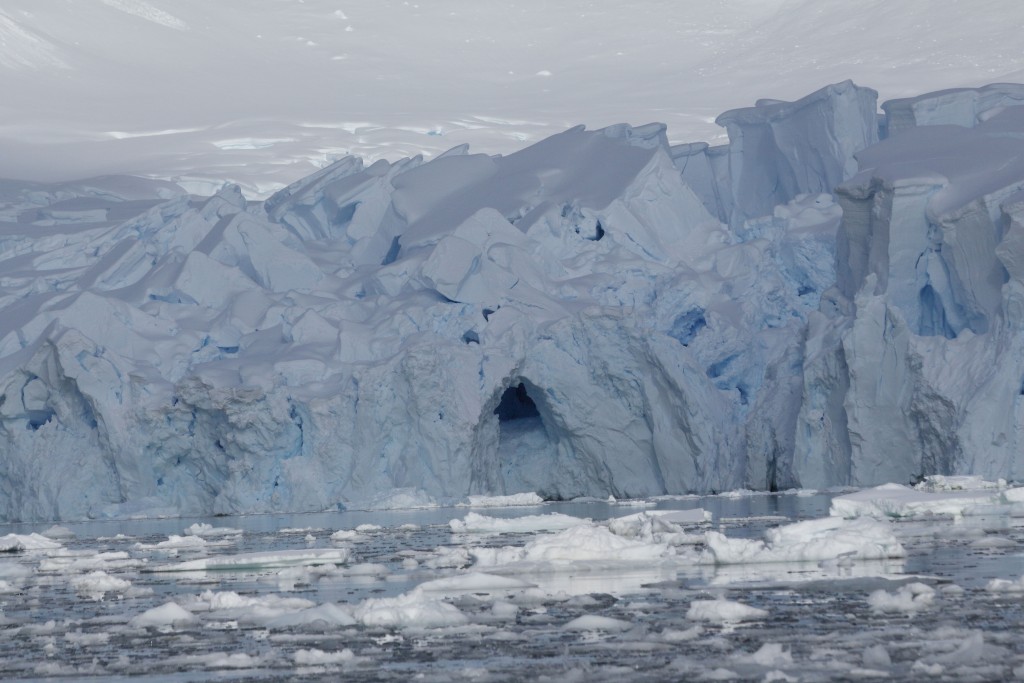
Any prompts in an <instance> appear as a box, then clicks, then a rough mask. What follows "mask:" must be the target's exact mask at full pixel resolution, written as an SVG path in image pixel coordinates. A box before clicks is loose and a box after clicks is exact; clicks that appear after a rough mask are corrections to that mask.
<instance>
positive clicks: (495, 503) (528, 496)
mask: <svg viewBox="0 0 1024 683" xmlns="http://www.w3.org/2000/svg"><path fill="white" fill-rule="evenodd" d="M467 500H468V501H469V502H468V503H461V505H468V506H469V507H475V508H494V507H523V506H530V505H543V504H544V499H543V498H541V497H540V496H539V495H537V494H536V493H532V492H531V493H513V494H511V495H507V496H467Z"/></svg>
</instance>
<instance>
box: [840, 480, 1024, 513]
mask: <svg viewBox="0 0 1024 683" xmlns="http://www.w3.org/2000/svg"><path fill="white" fill-rule="evenodd" d="M968 481H970V482H972V483H973V482H977V483H979V484H980V481H979V480H973V479H972V480H968ZM928 488H932V487H928ZM936 488H938V490H927V489H924V490H922V489H920V488H910V487H907V486H902V485H900V484H883V485H882V486H876V487H875V488H870V489H864V490H863V491H857V492H855V493H847V494H845V495H842V496H836V497H835V498H833V499H832V507H831V510H830V514H832V515H833V516H836V517H845V518H853V517H877V518H879V519H884V518H886V517H915V516H920V515H950V516H953V517H961V516H963V515H969V514H971V511H972V510H973V509H976V508H978V509H983V510H985V511H989V510H991V507H992V506H997V505H1000V504H1004V505H1005V504H1006V502H1007V501H1008V500H1015V499H1017V498H1018V497H1019V496H1020V494H1019V493H1018V491H1019V489H1009V490H1007V491H1005V492H1004V491H1001V490H999V489H998V487H987V486H980V485H979V486H978V487H977V488H963V489H961V488H958V487H950V488H943V487H941V486H937V487H936ZM1009 511H1010V510H1009V508H1006V513H1007V514H1008V513H1009Z"/></svg>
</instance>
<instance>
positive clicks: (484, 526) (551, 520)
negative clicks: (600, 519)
mask: <svg viewBox="0 0 1024 683" xmlns="http://www.w3.org/2000/svg"><path fill="white" fill-rule="evenodd" d="M590 525H591V521H590V520H589V519H581V518H579V517H572V516H570V515H563V514H559V513H557V512H552V513H549V514H546V515H528V516H525V517H510V518H503V517H488V516H486V515H481V514H478V513H476V512H470V513H469V514H467V515H466V516H465V517H464V518H463V519H453V520H451V521H450V522H448V526H450V527H451V530H452V531H453V532H455V533H488V534H507V533H531V532H537V531H561V530H563V529H571V528H572V527H577V526H590Z"/></svg>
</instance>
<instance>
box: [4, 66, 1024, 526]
mask: <svg viewBox="0 0 1024 683" xmlns="http://www.w3.org/2000/svg"><path fill="white" fill-rule="evenodd" d="M1019 93H1020V86H1009V85H1000V86H989V87H988V88H982V89H978V90H960V91H947V92H943V93H937V94H935V95H934V96H922V97H920V98H915V99H914V100H913V101H894V102H890V103H887V104H886V105H883V109H884V110H885V111H886V112H887V118H885V119H883V122H882V125H881V126H880V125H879V121H878V119H877V115H876V105H875V100H876V95H875V93H874V91H872V90H869V89H866V88H860V87H857V86H855V85H853V84H852V83H850V82H846V83H840V84H836V85H833V86H828V87H826V88H823V89H822V90H820V91H818V92H815V93H812V94H811V95H809V96H807V97H805V98H803V99H801V100H799V101H797V102H776V101H763V102H759V103H758V104H757V106H755V107H751V108H749V109H742V110H734V111H730V112H727V113H725V114H723V115H722V116H721V117H719V122H720V123H721V124H722V125H724V126H725V127H726V129H727V130H728V132H729V136H730V144H729V145H728V146H718V147H708V146H707V145H706V144H703V143H695V144H691V145H674V146H670V145H669V144H668V143H667V138H666V136H665V130H664V127H663V126H660V125H657V124H652V125H648V126H641V127H630V126H625V125H620V126H612V127H610V128H605V129H602V130H597V131H587V130H584V129H583V128H582V127H580V128H574V129H571V130H568V131H565V132H564V133H561V134H559V135H555V136H553V137H550V138H548V139H546V140H543V141H541V142H539V143H537V144H535V145H533V146H531V147H528V148H526V149H524V150H522V151H520V152H517V153H514V154H510V155H507V156H488V155H482V154H471V153H469V150H468V149H467V148H465V147H458V148H454V149H452V150H450V151H449V152H447V153H446V154H444V155H441V156H439V157H437V158H434V159H432V160H430V161H424V160H423V159H421V158H419V157H416V158H411V159H404V160H401V161H398V162H394V163H391V162H386V161H378V162H376V163H374V164H372V165H369V166H366V165H365V164H364V163H363V162H362V160H360V159H358V158H356V157H348V158H345V159H342V160H341V161H338V162H336V163H334V164H333V165H331V166H329V167H327V168H324V169H322V170H321V171H319V172H317V173H316V174H314V175H312V176H309V177H307V178H305V179H303V180H301V181H299V182H297V183H295V184H293V185H291V186H289V187H287V188H285V189H284V190H281V191H280V192H278V193H277V194H275V195H274V196H272V197H271V198H269V199H268V200H267V201H266V202H250V201H247V200H246V198H245V197H244V196H243V195H242V193H241V192H240V191H239V189H238V188H237V187H233V186H225V187H224V188H223V189H222V190H221V191H220V192H218V193H217V194H216V195H214V196H212V197H195V196H189V195H186V194H185V193H184V192H183V191H182V190H181V189H180V188H178V187H177V186H175V185H173V184H171V183H164V182H159V181H149V180H142V179H138V178H127V177H106V178H98V179H94V180H91V181H84V182H79V183H64V184H60V185H44V184H37V183H25V182H16V181H2V184H0V229H2V232H0V255H2V260H0V283H2V289H0V307H2V310H3V315H2V316H0V454H2V456H0V518H2V519H7V520H16V519H21V520H41V519H69V518H79V517H87V516H121V515H133V514H192V513H195V514H199V513H203V514H208V513H242V512H269V511H277V510H289V511H307V510H323V509H328V508H333V507H335V506H362V507H372V506H374V505H382V504H383V505H386V504H388V501H389V500H390V499H391V498H393V497H394V496H395V495H398V494H396V493H395V492H396V491H397V492H398V493H402V492H407V493H402V495H404V496H405V497H408V495H409V493H408V492H413V493H412V496H413V498H416V499H422V498H424V497H425V496H430V497H433V498H435V499H437V500H446V499H456V498H461V497H464V496H466V495H469V494H479V493H490V494H502V493H515V492H521V491H538V492H540V493H541V494H542V495H545V496H548V497H555V498H571V497H576V496H583V495H590V496H602V497H606V496H608V495H609V494H611V495H615V496H617V497H622V496H642V495H652V494H661V493H683V492H706V491H720V490H727V489H733V488H737V487H750V488H757V489H767V488H784V487H789V486H798V485H801V486H829V485H845V484H875V483H881V482H884V481H907V480H910V479H913V478H915V477H918V476H921V475H923V474H929V473H941V474H954V473H976V474H983V475H985V476H988V477H1005V478H1013V477H1014V476H1016V475H1017V472H1018V470H1019V468H1020V465H1019V464H1018V460H1020V459H1021V457H1022V456H1021V454H1020V452H1021V443H1020V442H1019V437H1018V435H1017V425H1018V424H1021V423H1022V422H1021V416H1020V415H1019V411H1020V410H1022V408H1021V399H1022V391H1024V390H1022V389H1021V385H1022V377H1024V367H1022V366H1024V361H1022V360H1021V359H1022V358H1024V354H1022V351H1024V349H1021V346H1022V341H1021V340H1022V338H1024V337H1022V335H1021V328H1022V326H1024V164H1022V163H1021V161H1020V160H1021V159H1022V158H1024V154H1022V152H1024V149H1021V146H1022V145H1024V116H1022V115H1021V114H1022V113H1024V107H1020V106H1016V104H1017V103H1019V102H1020V101H1021V99H1020V97H1019ZM965 112H969V116H968V114H965ZM897 119H898V121H897ZM968 124H969V125H968ZM880 130H881V132H882V135H883V136H887V137H886V139H884V140H882V141H881V142H879V131H880ZM833 190H835V192H834V193H833ZM399 497H401V496H399Z"/></svg>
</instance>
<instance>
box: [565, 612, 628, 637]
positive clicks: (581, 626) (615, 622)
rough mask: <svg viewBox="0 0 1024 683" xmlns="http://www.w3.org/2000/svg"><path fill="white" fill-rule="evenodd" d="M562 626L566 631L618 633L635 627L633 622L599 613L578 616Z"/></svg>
mask: <svg viewBox="0 0 1024 683" xmlns="http://www.w3.org/2000/svg"><path fill="white" fill-rule="evenodd" d="M562 628H563V629H565V630H566V631H609V632H612V633H616V632H619V631H628V630H629V629H631V628H633V624H631V623H630V622H628V621H623V620H621V619H613V618H612V617H602V616H600V615H597V614H584V615H583V616H580V617H576V618H575V619H573V620H572V621H570V622H568V623H567V624H565V626H563V627H562Z"/></svg>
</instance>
